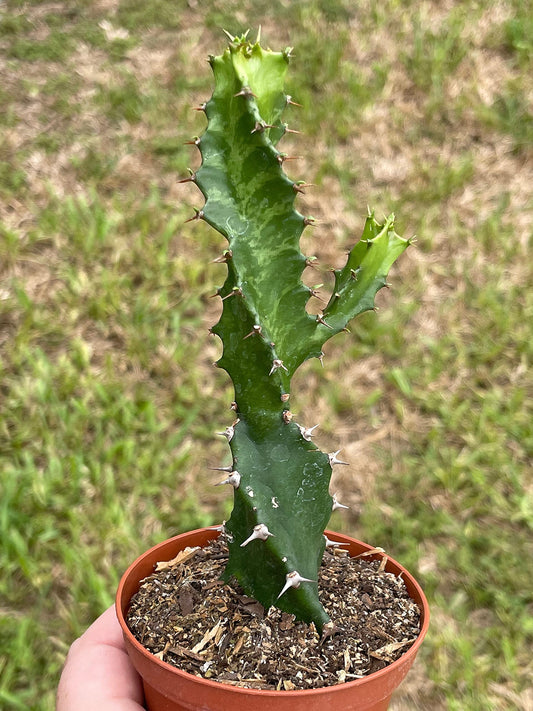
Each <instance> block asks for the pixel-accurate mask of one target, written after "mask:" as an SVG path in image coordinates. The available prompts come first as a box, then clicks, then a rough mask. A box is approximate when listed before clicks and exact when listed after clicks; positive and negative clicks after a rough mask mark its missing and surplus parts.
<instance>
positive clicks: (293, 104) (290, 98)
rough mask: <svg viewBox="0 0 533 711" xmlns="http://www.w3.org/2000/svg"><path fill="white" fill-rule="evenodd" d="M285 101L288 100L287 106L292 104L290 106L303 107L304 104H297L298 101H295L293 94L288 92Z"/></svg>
mask: <svg viewBox="0 0 533 711" xmlns="http://www.w3.org/2000/svg"><path fill="white" fill-rule="evenodd" d="M285 101H286V102H287V106H289V105H290V106H298V107H299V108H302V105H301V104H297V103H296V101H293V100H292V96H289V95H288V94H287V96H286V98H285Z"/></svg>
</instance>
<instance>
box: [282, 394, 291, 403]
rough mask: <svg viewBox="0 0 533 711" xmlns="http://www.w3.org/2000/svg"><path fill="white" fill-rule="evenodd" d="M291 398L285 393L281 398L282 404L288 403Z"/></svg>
mask: <svg viewBox="0 0 533 711" xmlns="http://www.w3.org/2000/svg"><path fill="white" fill-rule="evenodd" d="M289 398H290V395H289V393H283V394H282V396H281V402H287V401H288V399H289Z"/></svg>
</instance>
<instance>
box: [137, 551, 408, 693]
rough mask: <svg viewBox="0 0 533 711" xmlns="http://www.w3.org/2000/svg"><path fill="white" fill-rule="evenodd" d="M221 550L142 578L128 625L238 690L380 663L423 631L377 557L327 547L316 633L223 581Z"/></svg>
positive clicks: (294, 685) (182, 664)
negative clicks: (322, 621) (322, 616)
mask: <svg viewBox="0 0 533 711" xmlns="http://www.w3.org/2000/svg"><path fill="white" fill-rule="evenodd" d="M227 556H228V552H227V546H226V544H225V542H224V541H223V539H222V537H220V538H218V539H217V540H215V541H211V542H210V543H209V544H208V545H207V546H206V547H205V548H199V549H196V550H193V552H192V553H191V554H190V555H188V554H184V555H180V556H178V560H177V562H175V563H174V564H173V565H170V566H165V565H163V566H160V570H159V571H157V572H155V573H154V574H153V575H150V576H149V577H147V578H145V580H144V581H143V582H142V585H141V588H140V590H139V592H138V593H136V595H134V597H133V598H132V601H131V605H130V609H129V612H128V617H127V621H128V626H129V628H130V629H131V631H132V633H133V634H134V636H135V637H136V638H137V639H138V640H139V642H141V644H143V645H144V646H145V647H146V648H147V649H148V650H149V651H150V652H152V653H153V654H155V655H157V656H158V657H159V659H162V660H163V661H165V662H168V663H169V664H172V665H174V666H176V667H178V668H179V669H182V670H183V671H186V672H188V673H190V674H195V675H197V676H202V677H204V678H205V679H212V680H216V681H220V682H223V683H226V684H232V685H235V686H241V687H246V688H256V689H276V690H294V689H313V688H319V687H322V686H332V685H335V684H342V683H344V682H347V681H352V680H353V679H358V678H361V677H364V676H366V675H367V674H370V673H372V672H375V671H378V670H379V669H383V668H384V667H386V666H387V665H388V664H390V663H391V662H393V661H395V660H396V659H398V658H399V657H400V656H401V655H402V654H403V653H405V652H406V651H407V650H408V649H409V647H410V646H411V645H412V644H413V642H414V641H415V640H416V638H417V636H418V634H419V632H420V610H419V609H418V606H417V604H416V603H415V602H414V601H413V600H411V598H410V597H409V594H408V592H407V590H406V588H405V584H404V581H403V580H402V579H401V577H398V576H396V575H394V574H393V573H387V572H384V570H383V567H384V566H383V565H382V559H381V560H380V559H379V558H378V559H372V560H368V559H367V558H364V557H359V558H350V557H349V556H348V554H347V553H346V552H345V551H340V550H336V551H335V552H333V553H332V552H330V551H326V553H325V554H324V559H323V561H322V565H321V567H320V571H319V580H318V586H319V594H320V599H321V601H322V604H323V605H324V608H325V609H326V611H327V613H328V615H329V616H330V618H331V623H330V624H328V625H327V626H325V627H324V631H323V634H322V635H319V634H318V632H317V630H316V628H315V626H314V625H313V624H306V623H303V622H298V621H297V620H295V618H294V616H293V615H289V614H287V613H285V612H282V611H280V610H278V609H277V608H275V607H271V608H270V609H269V610H265V609H264V608H263V606H262V605H261V604H260V603H258V602H257V601H256V600H254V599H252V598H250V597H247V596H246V595H245V594H244V592H243V591H242V589H241V588H240V587H239V585H238V584H237V583H236V582H232V584H231V585H228V584H226V583H224V582H222V581H221V580H220V576H221V574H222V571H223V569H224V566H225V563H226V561H227Z"/></svg>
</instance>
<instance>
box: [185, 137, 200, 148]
mask: <svg viewBox="0 0 533 711" xmlns="http://www.w3.org/2000/svg"><path fill="white" fill-rule="evenodd" d="M183 145H184V146H199V145H200V137H199V136H195V137H194V138H193V139H192V141H185V143H184V144H183Z"/></svg>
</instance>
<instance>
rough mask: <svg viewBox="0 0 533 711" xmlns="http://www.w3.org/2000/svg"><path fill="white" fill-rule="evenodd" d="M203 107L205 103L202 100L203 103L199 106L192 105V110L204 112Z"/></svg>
mask: <svg viewBox="0 0 533 711" xmlns="http://www.w3.org/2000/svg"><path fill="white" fill-rule="evenodd" d="M205 107H206V103H205V101H204V103H203V104H200V106H193V107H192V109H193V111H204V112H205Z"/></svg>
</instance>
